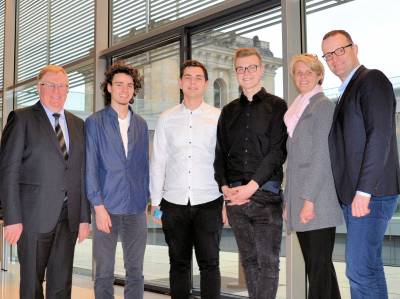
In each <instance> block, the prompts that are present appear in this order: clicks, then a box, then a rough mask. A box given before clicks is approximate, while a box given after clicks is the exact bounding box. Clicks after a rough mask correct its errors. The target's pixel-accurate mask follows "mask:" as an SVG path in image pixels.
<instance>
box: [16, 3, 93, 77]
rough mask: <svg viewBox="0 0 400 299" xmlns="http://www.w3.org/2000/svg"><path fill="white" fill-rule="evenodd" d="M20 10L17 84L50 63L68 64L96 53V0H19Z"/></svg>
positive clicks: (18, 6)
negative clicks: (94, 48)
mask: <svg viewBox="0 0 400 299" xmlns="http://www.w3.org/2000/svg"><path fill="white" fill-rule="evenodd" d="M17 12H18V13H17V42H16V47H17V50H16V51H17V52H16V63H17V64H16V80H17V83H19V82H22V81H24V80H27V79H30V78H34V77H35V76H36V75H37V73H38V72H39V70H40V69H41V68H42V67H43V66H45V65H47V64H49V63H52V64H59V65H67V64H69V63H71V62H73V61H77V60H79V59H82V58H84V57H87V56H90V54H92V53H93V52H92V51H93V47H94V0H88V1H87V0H74V1H69V0H59V1H51V0H38V1H35V2H32V1H30V0H19V1H18V3H17Z"/></svg>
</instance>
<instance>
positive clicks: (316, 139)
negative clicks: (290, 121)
mask: <svg viewBox="0 0 400 299" xmlns="http://www.w3.org/2000/svg"><path fill="white" fill-rule="evenodd" d="M334 110H335V105H334V104H333V103H332V102H331V101H330V100H329V99H328V98H327V97H326V96H325V95H324V94H323V93H318V94H316V95H314V96H313V97H311V98H310V104H309V105H308V106H307V108H306V109H305V110H304V112H303V114H302V116H301V117H300V120H299V122H298V123H297V126H296V128H295V130H294V132H293V136H292V138H290V137H289V138H288V140H287V150H288V156H287V168H286V185H285V191H284V200H285V203H286V207H287V218H288V220H287V228H288V230H295V231H309V230H315V229H321V228H326V227H334V226H337V225H340V224H341V223H342V222H343V214H342V211H341V208H340V205H339V202H338V199H337V195H336V190H335V185H334V181H333V175H332V169H331V163H330V158H329V148H328V135H329V131H330V128H331V125H332V117H333V112H334ZM304 199H308V200H310V201H312V202H313V203H314V212H315V218H314V219H313V220H311V221H310V222H309V223H307V224H301V223H300V217H299V215H300V211H301V208H302V207H303V203H304Z"/></svg>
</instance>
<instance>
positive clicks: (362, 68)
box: [333, 65, 366, 122]
mask: <svg viewBox="0 0 400 299" xmlns="http://www.w3.org/2000/svg"><path fill="white" fill-rule="evenodd" d="M365 70H366V68H365V66H363V65H361V66H360V67H359V68H358V69H357V71H356V72H355V73H354V75H353V77H352V78H351V80H350V81H349V84H347V86H346V89H345V90H344V91H343V94H342V96H341V97H340V99H339V103H338V104H337V105H336V107H335V112H334V114H333V122H335V121H336V118H337V116H338V114H339V111H340V109H341V108H342V107H343V103H344V102H345V101H347V98H348V97H349V94H350V91H351V90H352V87H353V85H354V83H355V82H356V80H357V78H358V77H359V76H360V75H361V74H362V73H363V72H364V71H365Z"/></svg>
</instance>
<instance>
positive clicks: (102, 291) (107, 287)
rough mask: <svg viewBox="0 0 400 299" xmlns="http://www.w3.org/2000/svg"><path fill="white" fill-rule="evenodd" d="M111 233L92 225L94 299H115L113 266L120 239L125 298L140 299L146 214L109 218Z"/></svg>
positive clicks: (142, 282) (142, 279)
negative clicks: (124, 272) (94, 268)
mask: <svg viewBox="0 0 400 299" xmlns="http://www.w3.org/2000/svg"><path fill="white" fill-rule="evenodd" d="M110 217H111V223H112V228H111V233H109V234H107V233H104V232H102V231H99V230H98V229H97V227H96V224H95V223H94V225H93V231H94V239H93V254H94V259H95V261H96V279H95V283H94V293H95V297H96V299H112V298H114V285H113V284H114V265H115V251H116V246H117V242H118V238H121V242H122V251H123V255H124V268H125V271H126V275H125V276H126V277H125V288H124V298H126V299H141V298H143V292H144V278H143V259H144V251H145V248H146V240H147V225H146V215H145V213H144V212H143V213H139V214H135V215H112V214H110Z"/></svg>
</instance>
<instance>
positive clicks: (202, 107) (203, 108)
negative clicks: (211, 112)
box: [180, 101, 206, 114]
mask: <svg viewBox="0 0 400 299" xmlns="http://www.w3.org/2000/svg"><path fill="white" fill-rule="evenodd" d="M180 105H181V107H180V110H181V112H185V113H190V112H192V113H193V114H198V113H203V112H204V110H205V108H206V105H205V103H204V101H202V102H201V104H200V106H199V107H197V108H196V109H194V110H190V109H188V108H186V106H185V105H184V104H183V102H182V103H181V104H180Z"/></svg>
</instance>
